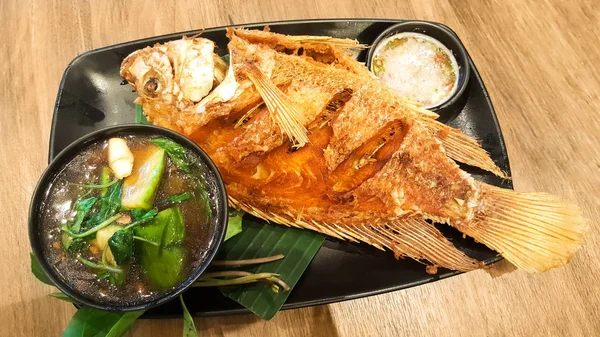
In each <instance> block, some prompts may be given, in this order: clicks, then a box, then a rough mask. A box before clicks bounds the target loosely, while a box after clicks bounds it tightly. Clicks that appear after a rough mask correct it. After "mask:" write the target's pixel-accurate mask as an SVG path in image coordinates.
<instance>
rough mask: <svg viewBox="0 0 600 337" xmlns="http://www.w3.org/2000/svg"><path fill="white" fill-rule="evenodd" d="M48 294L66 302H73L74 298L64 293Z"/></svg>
mask: <svg viewBox="0 0 600 337" xmlns="http://www.w3.org/2000/svg"><path fill="white" fill-rule="evenodd" d="M48 296H50V297H54V298H58V299H59V300H62V301H65V302H69V303H73V300H72V299H71V298H70V297H69V296H67V295H65V294H63V293H50V294H48Z"/></svg>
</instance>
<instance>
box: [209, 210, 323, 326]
mask: <svg viewBox="0 0 600 337" xmlns="http://www.w3.org/2000/svg"><path fill="white" fill-rule="evenodd" d="M324 240H325V236H324V235H322V234H319V233H316V232H312V231H309V230H301V229H297V228H286V227H282V226H279V225H275V224H269V223H267V222H265V221H263V220H260V219H257V218H254V217H250V216H248V215H246V216H245V217H244V230H243V231H242V232H241V233H240V234H238V235H236V236H235V237H233V238H231V239H230V240H228V241H227V242H225V243H224V244H223V247H222V249H221V251H220V253H219V259H221V260H242V259H252V258H259V257H265V256H271V255H276V254H284V255H285V258H284V259H282V260H279V261H275V262H270V263H265V264H262V265H258V266H254V267H251V268H248V269H247V270H248V271H250V272H252V273H261V272H269V273H277V274H279V275H280V276H279V278H280V279H282V280H283V281H284V282H285V283H287V285H289V286H290V288H292V291H293V288H294V286H295V285H296V284H297V283H298V280H299V279H300V277H301V276H302V273H303V272H304V270H305V269H306V267H307V266H308V265H309V263H310V261H311V260H312V259H313V257H314V256H315V254H316V253H317V252H318V251H319V248H320V247H321V245H322V244H323V241H324ZM220 290H221V292H222V293H223V295H225V296H227V297H229V298H231V299H232V300H234V301H236V302H238V303H239V304H241V305H242V306H244V307H245V308H247V309H248V310H250V311H252V312H253V313H254V314H256V315H257V316H259V317H261V318H262V319H265V320H269V319H271V318H273V317H274V316H275V314H276V313H277V312H278V311H279V309H280V308H281V306H282V305H283V304H284V303H285V301H286V299H287V298H288V296H289V295H290V292H289V291H287V292H284V291H280V292H279V293H277V294H276V293H274V292H273V291H272V290H271V288H269V287H267V286H265V285H264V284H261V283H258V284H249V285H248V284H247V285H242V286H226V287H220Z"/></svg>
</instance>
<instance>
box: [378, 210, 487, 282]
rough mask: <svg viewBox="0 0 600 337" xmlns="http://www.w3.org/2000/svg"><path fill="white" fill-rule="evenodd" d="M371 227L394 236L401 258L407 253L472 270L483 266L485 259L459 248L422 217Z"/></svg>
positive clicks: (441, 264) (443, 265)
mask: <svg viewBox="0 0 600 337" xmlns="http://www.w3.org/2000/svg"><path fill="white" fill-rule="evenodd" d="M371 228H372V230H373V231H374V232H376V233H378V234H380V235H383V236H386V237H388V238H389V239H391V240H392V246H391V247H388V248H390V249H391V250H393V251H394V255H395V256H396V258H398V257H399V256H400V255H407V256H409V257H411V258H413V259H415V260H423V259H425V260H428V261H429V262H431V263H433V264H434V265H435V266H440V267H444V268H448V269H453V270H459V271H469V270H474V269H477V268H480V267H482V263H481V262H479V261H477V260H475V259H472V258H470V257H468V256H467V255H466V254H465V253H463V252H462V251H460V250H458V249H457V248H456V247H455V246H454V245H453V244H452V243H451V242H450V241H449V240H448V239H447V238H446V237H445V236H444V235H442V233H440V231H439V230H437V228H435V226H434V225H432V224H430V223H428V222H426V221H425V220H424V219H420V218H410V219H404V220H400V221H396V222H394V223H392V224H389V225H387V226H385V227H376V226H372V227H371Z"/></svg>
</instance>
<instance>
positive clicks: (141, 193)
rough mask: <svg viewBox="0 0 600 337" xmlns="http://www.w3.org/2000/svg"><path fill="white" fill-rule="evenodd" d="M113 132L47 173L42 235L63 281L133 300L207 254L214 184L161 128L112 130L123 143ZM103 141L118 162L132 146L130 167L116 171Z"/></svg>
mask: <svg viewBox="0 0 600 337" xmlns="http://www.w3.org/2000/svg"><path fill="white" fill-rule="evenodd" d="M112 142H113V141H112V140H111V141H109V140H106V141H103V142H99V143H96V144H93V145H91V146H90V147H88V148H87V149H85V150H84V151H82V152H81V153H80V154H78V155H77V156H76V157H75V158H74V159H73V160H72V161H70V162H69V163H68V164H67V165H66V166H65V167H64V168H63V170H62V171H61V172H59V174H58V175H57V176H56V177H55V179H54V180H53V182H52V184H51V185H50V187H49V189H48V190H47V191H46V198H45V202H44V204H43V205H42V208H41V212H42V214H41V215H42V216H41V219H42V223H41V224H40V235H41V239H42V243H43V246H44V247H43V249H44V256H45V258H46V260H47V261H48V262H49V264H50V265H51V266H53V267H54V268H55V269H56V271H57V272H58V274H59V275H60V277H61V278H62V279H63V281H64V282H65V283H67V284H70V285H71V286H72V287H73V288H75V290H76V291H78V292H80V293H81V294H83V295H84V296H86V297H88V298H90V299H92V300H97V301H100V302H103V303H107V304H113V305H135V304H137V303H139V302H142V301H143V302H147V301H151V300H152V299H154V298H157V297H159V296H161V295H163V294H165V293H168V292H170V291H172V290H173V289H174V288H175V287H177V286H179V285H180V284H181V283H182V282H183V281H184V280H186V279H187V278H188V277H189V276H190V274H191V273H192V272H193V271H194V270H195V269H196V267H197V266H198V265H199V264H202V262H203V261H204V260H205V259H206V256H207V254H208V252H207V248H208V247H209V246H210V245H211V240H212V239H213V237H214V234H215V221H216V220H215V216H214V214H216V209H215V202H214V200H215V199H214V198H215V196H214V195H213V192H212V191H215V190H216V189H215V188H213V186H212V185H211V184H213V185H214V177H213V176H212V173H210V171H209V170H208V168H207V167H206V166H205V164H204V163H203V162H202V161H201V159H200V158H199V157H198V156H196V155H195V154H194V153H193V152H192V151H189V150H187V149H184V148H183V147H181V146H179V145H178V144H177V143H175V142H173V141H171V140H169V139H167V138H160V137H158V136H156V137H153V136H126V137H120V138H119V142H120V143H121V145H123V144H126V145H127V146H126V147H125V151H124V152H123V147H122V146H121V148H120V149H117V146H116V145H115V146H113V145H114V144H112ZM119 142H115V143H119ZM109 147H110V150H111V151H113V154H115V157H116V158H118V159H119V158H120V160H121V159H122V160H123V161H122V162H121V164H122V163H125V167H126V168H127V158H129V159H131V157H130V156H131V155H133V167H131V162H130V161H129V163H130V164H129V169H130V170H131V174H129V175H127V176H126V177H124V178H122V179H118V178H117V177H116V176H120V175H122V174H121V173H118V172H120V169H118V168H117V166H115V165H116V164H113V165H112V166H111V165H110V164H109V154H108V153H109ZM127 148H128V150H127ZM128 154H129V157H127V155H128ZM119 156H121V157H123V156H124V158H125V159H123V158H121V157H119ZM111 161H114V160H112V159H111ZM121 167H122V166H121ZM126 171H127V169H126Z"/></svg>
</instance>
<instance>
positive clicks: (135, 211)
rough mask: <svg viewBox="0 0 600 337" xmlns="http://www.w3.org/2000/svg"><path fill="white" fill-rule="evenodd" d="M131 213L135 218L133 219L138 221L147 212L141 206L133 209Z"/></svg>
mask: <svg viewBox="0 0 600 337" xmlns="http://www.w3.org/2000/svg"><path fill="white" fill-rule="evenodd" d="M130 214H131V217H132V218H133V221H136V220H137V219H139V218H141V217H142V216H144V214H146V210H145V209H141V208H135V209H132V210H131V212H130Z"/></svg>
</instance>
